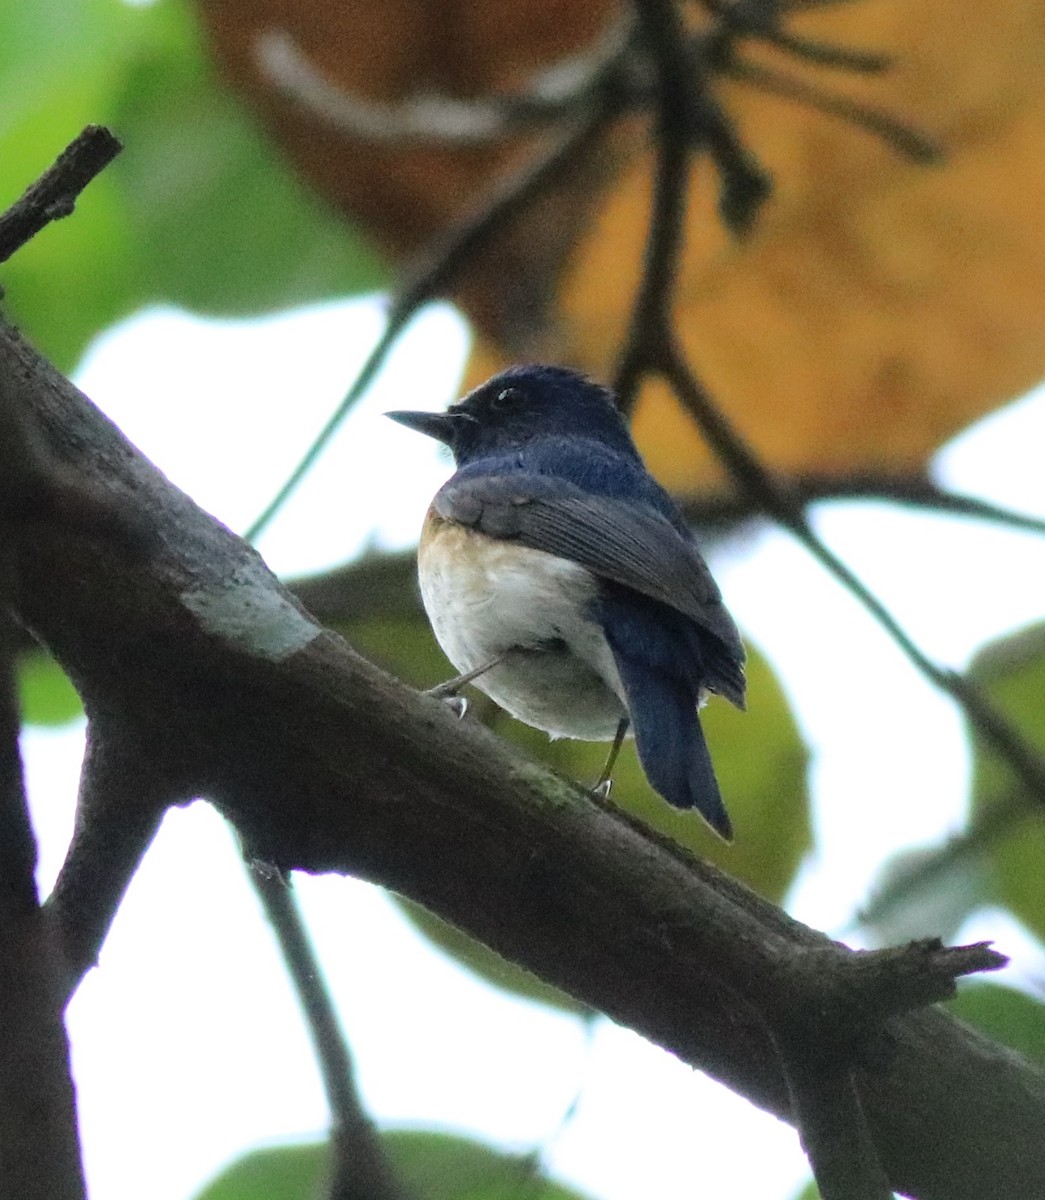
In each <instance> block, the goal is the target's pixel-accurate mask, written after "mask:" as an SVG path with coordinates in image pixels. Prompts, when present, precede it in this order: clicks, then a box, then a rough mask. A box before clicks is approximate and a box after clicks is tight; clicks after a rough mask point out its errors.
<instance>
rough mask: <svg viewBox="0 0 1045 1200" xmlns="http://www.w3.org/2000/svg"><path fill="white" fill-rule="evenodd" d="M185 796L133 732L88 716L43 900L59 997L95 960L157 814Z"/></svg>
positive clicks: (149, 839) (77, 982) (67, 992)
mask: <svg viewBox="0 0 1045 1200" xmlns="http://www.w3.org/2000/svg"><path fill="white" fill-rule="evenodd" d="M188 798H189V797H188V796H186V795H184V794H182V793H179V792H177V790H176V789H173V788H172V787H171V786H170V785H169V784H167V783H166V782H165V781H164V779H163V771H162V767H161V766H160V764H158V763H156V762H150V761H147V760H146V759H144V758H143V757H142V756H141V754H140V753H139V752H138V750H137V748H136V747H135V745H134V732H133V730H128V729H126V728H112V727H110V726H108V725H107V724H103V723H102V722H101V721H99V720H92V721H91V722H90V724H89V725H88V730H87V751H86V753H85V755H84V762H83V767H82V769H81V772H80V794H79V797H78V799H77V804H76V824H75V827H74V830H73V838H72V842H71V844H70V846H69V850H68V852H67V853H66V856H65V862H64V863H63V864H62V869H61V871H60V872H59V875H58V880H57V882H56V883H55V886H54V891H53V892H52V893H51V895H50V897H49V898H48V900H47V903H46V904H45V906H44V911H45V913H46V914H47V918H48V920H49V922H50V924H51V927H52V928H53V930H54V933H55V937H56V939H57V942H58V944H59V945H60V947H61V950H62V958H63V978H62V985H61V990H62V1000H63V1003H68V1001H69V999H70V997H71V996H72V995H73V993H74V992H75V991H76V989H77V988H78V987H79V986H80V983H81V981H82V980H83V977H84V976H85V975H86V974H87V972H88V971H89V970H90V969H91V968H92V967H94V966H96V965H97V963H98V955H99V953H100V952H101V948H102V944H103V942H104V941H105V938H106V937H107V935H108V933H109V929H110V927H111V925H112V922H113V918H114V917H115V916H116V912H117V909H118V908H119V907H120V904H121V902H122V901H123V897H124V894H125V893H126V891H127V887H128V885H129V884H130V882H131V879H132V878H133V877H134V874H135V872H136V871H137V870H138V866H139V865H140V863H141V860H142V858H143V857H144V856H145V852H146V850H148V848H149V846H150V844H151V843H152V839H153V837H154V836H155V835H156V831H157V829H159V826H160V821H161V820H162V818H163V814H164V812H165V811H166V809H167V808H168V807H169V806H170V805H171V804H173V803H176V802H179V801H184V800H186V799H188Z"/></svg>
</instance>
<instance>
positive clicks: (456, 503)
mask: <svg viewBox="0 0 1045 1200" xmlns="http://www.w3.org/2000/svg"><path fill="white" fill-rule="evenodd" d="M435 508H436V512H437V513H438V514H439V515H440V516H442V517H444V518H446V519H447V520H451V521H456V522H458V523H459V524H462V525H468V526H471V527H472V528H474V529H477V530H479V531H480V532H482V533H485V534H488V535H489V536H490V537H497V538H517V539H518V540H519V541H520V542H522V543H523V545H526V546H530V547H531V548H532V549H535V550H544V551H546V552H547V553H549V554H557V555H558V556H559V557H560V558H568V559H570V560H571V561H572V562H576V563H580V565H581V566H584V567H587V568H588V570H590V571H592V572H593V573H594V574H596V575H599V576H602V577H603V578H605V579H610V580H612V581H613V582H615V583H619V584H622V585H623V586H625V587H629V588H632V589H633V590H634V591H636V592H640V593H641V594H642V595H644V596H649V597H650V598H651V599H653V600H659V601H660V602H661V603H663V604H667V605H668V606H669V607H671V608H674V609H676V610H677V611H678V612H681V613H683V614H684V615H685V616H687V617H689V618H690V619H691V620H693V621H695V622H696V623H697V624H698V625H700V626H702V627H703V628H705V629H707V630H708V631H709V632H710V633H712V634H714V635H715V637H717V638H718V639H719V640H720V641H721V642H722V643H723V644H724V646H725V647H726V648H727V650H728V651H730V652H731V653H732V655H733V656H734V657H735V659H736V660H737V661H738V663H739V662H742V661H743V657H744V651H743V646H742V644H741V641H740V636H739V634H738V633H737V630H736V626H735V625H734V624H733V620H732V618H731V617H730V616H729V614H728V612H727V611H726V609H725V607H724V606H723V604H722V597H721V593H720V592H719V590H718V586H717V585H716V583H715V581H714V579H712V577H711V572H710V571H709V570H708V568H707V566H706V565H705V563H704V560H703V559H702V558H701V557H700V554H699V552H698V551H697V549H696V547H695V546H694V545H693V544H692V543H691V542H689V541H688V540H687V539H686V538H685V537H684V536H683V535H682V534H681V533H679V531H678V530H677V529H676V528H675V527H674V525H672V523H671V522H670V521H669V520H668V519H667V518H666V517H664V516H662V515H661V514H660V513H659V512H657V511H656V510H655V509H653V508H650V507H649V506H648V505H642V506H636V505H634V504H625V503H622V502H621V501H619V500H615V499H613V498H612V497H609V496H598V495H591V494H589V493H587V492H584V491H582V490H581V489H580V488H577V487H575V486H574V485H572V484H568V483H566V482H565V481H562V480H558V479H556V480H552V479H549V478H548V477H546V476H540V475H528V476H523V477H520V476H512V477H511V479H506V478H504V477H497V476H485V477H484V476H480V477H477V478H473V479H463V480H456V481H454V480H452V481H451V482H450V483H448V484H447V485H446V486H445V487H444V488H443V489H442V490H441V491H440V492H439V493H438V495H437V496H436V498H435Z"/></svg>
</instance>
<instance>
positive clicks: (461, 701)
mask: <svg viewBox="0 0 1045 1200" xmlns="http://www.w3.org/2000/svg"><path fill="white" fill-rule="evenodd" d="M439 699H441V700H442V702H443V703H444V704H445V705H446V707H447V708H448V709H449V710H450V711H451V712H452V713H453V714H454V716H455V717H456V718H457V719H458V720H459V721H460V720H461V719H462V718H463V717H464V714H465V713H466V712H467V711H468V700H467V699H466V697H464V696H440V697H439Z"/></svg>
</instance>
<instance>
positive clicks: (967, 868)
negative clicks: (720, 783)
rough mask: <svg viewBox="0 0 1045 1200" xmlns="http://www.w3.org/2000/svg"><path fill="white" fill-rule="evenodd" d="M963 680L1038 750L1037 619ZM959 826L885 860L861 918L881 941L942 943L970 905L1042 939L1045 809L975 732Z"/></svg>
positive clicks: (1044, 731) (1043, 691) (1041, 704)
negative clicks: (1001, 913) (1008, 917)
mask: <svg viewBox="0 0 1045 1200" xmlns="http://www.w3.org/2000/svg"><path fill="white" fill-rule="evenodd" d="M969 674H970V678H971V679H972V680H973V682H974V683H975V684H976V685H977V686H979V687H981V688H982V689H983V692H984V694H985V695H986V696H987V698H988V699H989V700H990V701H991V702H992V703H993V704H994V705H995V706H996V707H997V708H998V710H999V711H1000V712H1002V713H1003V714H1004V715H1005V716H1006V717H1007V718H1008V719H1009V720H1010V721H1011V722H1012V724H1013V726H1014V727H1015V728H1016V729H1017V730H1019V731H1020V733H1021V734H1022V735H1023V737H1024V738H1026V740H1027V743H1028V744H1029V745H1030V746H1032V747H1037V748H1038V749H1039V750H1045V625H1034V626H1031V627H1029V628H1027V629H1024V630H1022V631H1020V632H1019V633H1016V634H1013V635H1011V636H1008V637H1004V638H1001V639H1000V640H999V641H997V642H994V643H992V644H991V645H989V646H986V647H985V648H983V649H982V650H981V651H980V652H979V654H978V655H977V656H976V658H975V659H974V660H973V663H972V666H971V668H970V672H969ZM970 735H971V739H972V746H973V777H972V806H971V813H970V820H969V825H968V828H967V830H966V831H965V832H963V833H960V834H957V835H955V836H954V837H953V838H952V839H950V840H949V841H947V842H946V843H944V844H943V845H942V846H939V847H935V848H930V849H925V848H919V849H916V850H911V851H906V852H904V853H903V854H900V855H897V856H896V857H895V858H894V859H892V860H891V861H890V862H888V863H887V864H886V865H885V866H884V868H883V869H882V872H881V874H880V877H879V882H878V884H877V886H876V887H875V890H874V893H873V895H872V898H871V900H870V902H869V904H868V905H867V907H866V908H865V910H864V911H863V912H862V913H861V924H862V926H863V928H864V929H865V931H867V932H868V933H869V934H870V935H871V936H872V938H873V939H874V940H875V941H876V942H877V943H878V944H880V945H882V944H887V943H891V942H897V941H902V940H904V939H905V938H910V937H924V936H927V935H931V936H937V937H942V938H944V939H947V938H949V937H951V936H952V935H953V934H954V933H956V931H957V930H958V928H959V926H960V925H961V924H962V922H963V921H964V920H965V919H966V917H968V916H969V915H970V913H973V912H975V911H976V909H978V908H982V907H983V906H984V905H987V904H992V903H996V904H999V905H1001V906H1003V907H1006V908H1008V909H1010V911H1012V912H1013V913H1014V914H1015V915H1016V916H1017V917H1018V918H1019V919H1020V920H1021V921H1023V923H1024V924H1025V925H1026V926H1027V927H1028V928H1029V929H1030V930H1032V931H1033V932H1034V933H1035V934H1036V935H1037V936H1038V937H1039V938H1042V937H1045V873H1043V871H1042V863H1043V862H1045V805H1043V803H1042V801H1041V798H1040V797H1037V796H1034V795H1031V794H1030V793H1029V791H1028V790H1027V789H1026V788H1025V787H1024V786H1023V785H1021V784H1019V783H1018V782H1017V781H1016V780H1015V779H1014V777H1013V775H1012V772H1011V771H1010V769H1009V768H1008V767H1007V766H1006V765H1005V764H1004V763H1003V762H1001V760H1000V759H999V758H998V756H997V755H996V754H995V753H994V752H993V751H992V750H990V749H989V748H988V747H986V746H985V745H984V743H983V741H982V739H980V738H979V737H978V736H977V734H976V732H975V730H971V731H970Z"/></svg>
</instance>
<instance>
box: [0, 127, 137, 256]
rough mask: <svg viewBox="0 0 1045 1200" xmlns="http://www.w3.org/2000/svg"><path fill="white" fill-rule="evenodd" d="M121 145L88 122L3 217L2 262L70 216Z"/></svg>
mask: <svg viewBox="0 0 1045 1200" xmlns="http://www.w3.org/2000/svg"><path fill="white" fill-rule="evenodd" d="M122 148H123V147H122V146H121V144H120V142H119V141H118V140H117V139H116V138H115V137H114V136H113V135H112V134H111V133H110V132H109V130H108V129H106V128H105V127H104V126H103V125H88V126H87V127H86V129H84V130H83V132H82V133H80V134H79V135H78V136H77V137H76V138H74V139H73V140H72V141H71V142H70V143H69V145H68V146H66V148H65V149H64V150H63V151H62V153H61V154H60V155H59V156H58V158H57V160H56V161H55V163H54V165H53V166H51V167H48V169H47V170H46V171H45V172H44V173H43V175H41V176H40V178H39V179H38V180H37V181H36V182H35V183H34V184H32V185H31V186H30V187H29V188H28V189H27V191H26V192H25V194H24V195H23V196H22V198H21V199H20V200H18V201H16V202H15V203H14V204H13V205H12V206H11V207H10V208H9V209H8V210H7V212H5V213H4V214H3V216H0V263H2V262H6V261H7V260H8V259H9V258H10V257H11V255H12V254H14V253H15V251H16V250H19V249H21V247H22V246H24V245H25V244H26V242H28V241H29V239H30V238H32V237H34V236H35V235H36V234H37V233H39V232H40V230H41V229H43V227H44V226H45V225H48V224H50V222H51V221H58V220H60V219H61V218H62V217H67V216H69V214H70V213H71V212H72V211H73V210H74V208H75V207H76V200H77V197H78V196H79V195H80V193H81V192H82V191H83V190H84V188H85V187H86V186H87V185H88V184H89V183H90V182H91V180H92V179H93V178H94V177H95V176H96V175H98V174H99V173H100V172H101V171H102V170H104V169H105V167H107V166H108V165H109V163H111V162H112V160H113V159H114V158H115V157H116V155H117V154H119V152H120V150H121V149H122Z"/></svg>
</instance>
